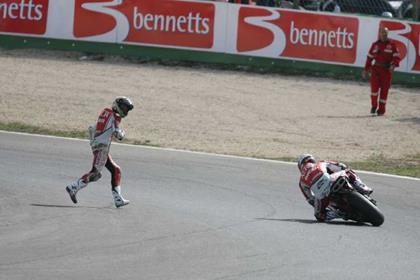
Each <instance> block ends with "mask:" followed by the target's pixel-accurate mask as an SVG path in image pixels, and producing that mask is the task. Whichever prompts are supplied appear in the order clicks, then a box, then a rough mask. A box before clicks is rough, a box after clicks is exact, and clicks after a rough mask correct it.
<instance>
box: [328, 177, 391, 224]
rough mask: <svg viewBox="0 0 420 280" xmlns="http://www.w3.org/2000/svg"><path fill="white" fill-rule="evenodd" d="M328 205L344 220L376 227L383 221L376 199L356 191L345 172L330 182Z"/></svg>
mask: <svg viewBox="0 0 420 280" xmlns="http://www.w3.org/2000/svg"><path fill="white" fill-rule="evenodd" d="M328 207H329V208H331V210H333V211H335V212H336V213H338V214H339V216H340V217H341V218H342V219H344V220H353V221H356V222H360V223H370V224H372V225H373V226H376V227H377V226H380V225H382V224H383V222H384V215H383V214H382V212H381V210H379V208H378V207H377V206H376V201H375V200H374V199H373V198H371V197H370V196H368V195H366V194H362V193H360V192H358V191H357V190H356V189H355V188H354V187H353V186H352V185H351V184H350V182H349V179H348V176H346V175H345V173H342V174H341V175H340V176H339V177H337V178H336V179H335V181H334V183H333V184H332V186H331V192H330V204H329V206H328Z"/></svg>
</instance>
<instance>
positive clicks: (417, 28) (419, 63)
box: [379, 21, 420, 71]
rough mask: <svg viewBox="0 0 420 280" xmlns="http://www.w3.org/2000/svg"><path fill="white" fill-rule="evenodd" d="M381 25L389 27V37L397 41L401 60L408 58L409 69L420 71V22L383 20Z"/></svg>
mask: <svg viewBox="0 0 420 280" xmlns="http://www.w3.org/2000/svg"><path fill="white" fill-rule="evenodd" d="M379 26H380V27H387V28H388V29H389V32H388V37H389V38H390V39H392V40H394V41H395V42H396V45H397V48H398V50H399V52H400V55H401V60H402V61H403V60H404V59H407V62H406V63H407V64H408V70H416V71H420V24H413V23H408V22H395V21H381V22H380V24H379ZM408 54H410V55H409V57H408Z"/></svg>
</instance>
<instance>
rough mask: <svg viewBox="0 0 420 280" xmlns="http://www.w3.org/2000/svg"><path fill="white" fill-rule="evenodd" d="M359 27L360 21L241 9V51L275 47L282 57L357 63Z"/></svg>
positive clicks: (239, 26)
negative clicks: (277, 47) (269, 46)
mask: <svg viewBox="0 0 420 280" xmlns="http://www.w3.org/2000/svg"><path fill="white" fill-rule="evenodd" d="M358 24H359V22H358V19H357V18H350V17H340V16H333V15H331V16H330V15H325V14H310V13H305V14H303V13H299V12H294V11H284V10H274V9H258V8H250V7H241V9H240V11H239V23H238V41H237V50H238V51H239V52H248V51H254V52H255V51H257V50H258V49H264V48H267V46H268V45H273V44H274V45H277V46H279V47H280V48H279V50H278V56H284V57H291V58H303V59H311V60H322V61H331V62H342V63H354V61H355V60H356V49H357V48H356V46H357V32H358ZM282 41H283V42H282ZM260 54H261V55H264V53H263V52H261V53H260Z"/></svg>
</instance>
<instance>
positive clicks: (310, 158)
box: [297, 154, 316, 171]
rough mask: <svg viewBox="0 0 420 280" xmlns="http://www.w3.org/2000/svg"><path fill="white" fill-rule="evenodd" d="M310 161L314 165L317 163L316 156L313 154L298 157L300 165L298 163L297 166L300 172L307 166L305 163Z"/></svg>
mask: <svg viewBox="0 0 420 280" xmlns="http://www.w3.org/2000/svg"><path fill="white" fill-rule="evenodd" d="M308 161H310V162H313V163H315V162H316V160H315V158H314V156H313V155H311V154H303V155H300V156H299V157H298V163H297V165H298V169H299V171H301V170H302V166H303V165H305V163H307V162H308Z"/></svg>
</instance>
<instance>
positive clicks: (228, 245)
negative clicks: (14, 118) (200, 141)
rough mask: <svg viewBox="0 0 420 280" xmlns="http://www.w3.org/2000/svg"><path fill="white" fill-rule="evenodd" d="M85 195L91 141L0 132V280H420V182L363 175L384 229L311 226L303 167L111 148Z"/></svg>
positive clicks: (349, 225)
mask: <svg viewBox="0 0 420 280" xmlns="http://www.w3.org/2000/svg"><path fill="white" fill-rule="evenodd" d="M111 153H112V155H113V158H114V159H115V161H116V162H117V163H118V164H119V165H120V166H121V168H122V171H123V185H122V189H123V194H124V196H125V197H126V198H128V199H130V200H131V204H130V205H128V206H127V207H125V208H121V209H116V208H115V207H114V206H113V201H112V196H111V191H110V185H109V183H110V176H109V174H108V173H107V171H106V170H105V171H104V172H103V177H102V179H101V180H100V181H98V182H96V183H92V184H90V185H89V186H88V187H87V188H86V189H84V190H82V191H81V192H80V193H79V194H78V199H79V204H77V205H74V204H73V203H72V202H71V201H70V199H69V197H68V195H67V193H66V192H65V190H64V188H65V186H66V184H68V183H70V182H71V181H73V180H74V179H76V178H78V177H79V176H80V175H82V174H83V173H85V172H86V171H88V170H89V169H90V164H91V155H90V150H89V145H88V143H87V141H80V140H72V139H62V138H53V137H40V136H30V135H24V134H12V133H5V132H0V159H1V160H0V178H1V181H0V190H1V195H0V279H1V280H3V279H4V280H6V279H8V280H9V279H101V280H102V279H147V280H152V279H165V280H174V279H180V280H187V279H194V280H196V279H214V280H216V279H217V280H221V279H223V280H225V279H226V280H230V279H334V280H335V279H381V280H385V279H392V280H394V279H420V235H419V233H420V206H419V202H420V180H410V179H404V178H397V177H390V176H382V175H375V174H367V173H363V174H361V177H362V179H363V180H364V181H365V183H367V184H368V185H370V186H371V187H373V188H374V189H375V192H374V198H376V199H377V200H378V202H379V204H378V205H379V207H380V209H382V210H383V212H384V215H385V223H384V224H383V225H382V226H381V227H371V226H368V225H357V224H355V223H352V222H345V221H341V220H339V221H337V222H335V223H333V224H322V223H316V222H314V218H313V216H312V209H311V207H310V206H309V205H308V204H306V202H305V201H304V199H303V196H302V195H301V193H300V191H299V190H298V188H297V179H298V173H297V169H296V166H295V165H290V164H285V163H279V162H270V161H259V160H251V159H242V158H234V157H223V156H215V155H206V154H196V153H189V152H180V151H170V150H163V149H151V148H143V147H138V146H127V145H113V146H112V148H111Z"/></svg>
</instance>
